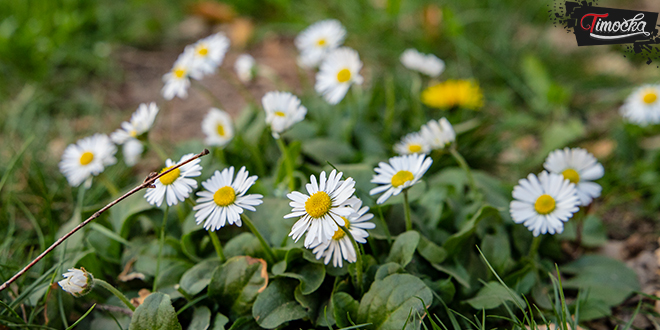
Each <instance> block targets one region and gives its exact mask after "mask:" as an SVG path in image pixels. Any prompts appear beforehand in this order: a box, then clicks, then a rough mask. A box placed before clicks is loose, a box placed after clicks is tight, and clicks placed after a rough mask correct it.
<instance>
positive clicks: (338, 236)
mask: <svg viewBox="0 0 660 330" xmlns="http://www.w3.org/2000/svg"><path fill="white" fill-rule="evenodd" d="M341 218H342V219H344V223H345V224H344V226H345V227H346V229H351V223H350V222H349V221H348V219H346V218H345V217H341ZM344 236H346V233H345V232H344V230H343V229H341V228H338V229H337V231H335V234H334V235H332V239H334V240H335V241H338V240H340V239H342V238H344Z"/></svg>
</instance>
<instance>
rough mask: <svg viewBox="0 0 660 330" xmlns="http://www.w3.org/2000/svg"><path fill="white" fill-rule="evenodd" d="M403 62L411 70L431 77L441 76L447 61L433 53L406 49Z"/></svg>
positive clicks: (402, 56)
mask: <svg viewBox="0 0 660 330" xmlns="http://www.w3.org/2000/svg"><path fill="white" fill-rule="evenodd" d="M400 60H401V63H402V64H403V66H405V67H406V68H408V69H410V70H414V71H419V72H421V73H423V74H425V75H427V76H430V77H433V78H435V77H437V76H439V75H440V74H441V73H442V71H444V70H445V62H444V61H442V60H441V59H439V58H438V57H437V56H435V55H433V54H422V53H420V52H418V51H417V50H416V49H412V48H409V49H406V50H405V51H404V52H403V54H401V58H400Z"/></svg>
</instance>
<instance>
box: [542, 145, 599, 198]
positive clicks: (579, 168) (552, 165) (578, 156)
mask: <svg viewBox="0 0 660 330" xmlns="http://www.w3.org/2000/svg"><path fill="white" fill-rule="evenodd" d="M543 167H544V168H545V169H546V170H548V172H550V173H557V174H561V175H563V176H564V178H565V179H567V180H568V181H570V182H571V183H573V184H575V188H576V189H577V195H578V197H579V198H580V203H581V204H582V206H587V205H589V204H591V201H592V200H593V199H594V198H596V197H598V196H600V191H601V189H602V188H601V187H600V185H599V184H597V183H595V182H591V181H593V180H597V179H600V178H602V177H603V175H604V174H605V169H604V168H603V165H601V164H600V163H599V162H598V160H596V157H594V156H593V155H592V154H590V153H589V152H587V151H586V150H584V149H582V148H573V149H569V148H564V149H563V150H561V149H558V150H555V151H553V152H551V153H550V154H549V155H548V158H546V159H545V163H543Z"/></svg>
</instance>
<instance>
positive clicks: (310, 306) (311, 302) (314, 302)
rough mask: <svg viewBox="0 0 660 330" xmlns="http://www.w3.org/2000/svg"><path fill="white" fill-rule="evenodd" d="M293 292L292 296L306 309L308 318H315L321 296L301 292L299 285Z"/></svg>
mask: <svg viewBox="0 0 660 330" xmlns="http://www.w3.org/2000/svg"><path fill="white" fill-rule="evenodd" d="M293 293H294V294H293V297H294V298H295V299H296V301H297V302H298V303H299V304H300V305H301V306H302V307H304V308H305V310H306V311H307V317H308V318H309V319H310V320H314V319H316V316H317V314H318V308H319V305H320V304H321V297H320V296H319V295H318V294H307V295H306V294H303V293H302V291H301V289H300V285H298V286H297V287H296V290H295V291H294V292H293Z"/></svg>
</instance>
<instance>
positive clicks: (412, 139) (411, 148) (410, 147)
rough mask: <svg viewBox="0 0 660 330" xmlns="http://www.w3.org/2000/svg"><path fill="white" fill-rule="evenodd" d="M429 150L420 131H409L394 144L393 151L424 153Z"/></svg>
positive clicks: (399, 152)
mask: <svg viewBox="0 0 660 330" xmlns="http://www.w3.org/2000/svg"><path fill="white" fill-rule="evenodd" d="M430 150H431V148H430V147H429V144H428V142H427V141H426V139H424V137H423V136H422V134H420V133H417V132H415V133H410V134H408V135H406V136H404V137H403V139H401V142H399V143H397V144H395V145H394V151H396V153H398V154H399V155H409V154H426V153H428V152H429V151H430Z"/></svg>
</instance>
